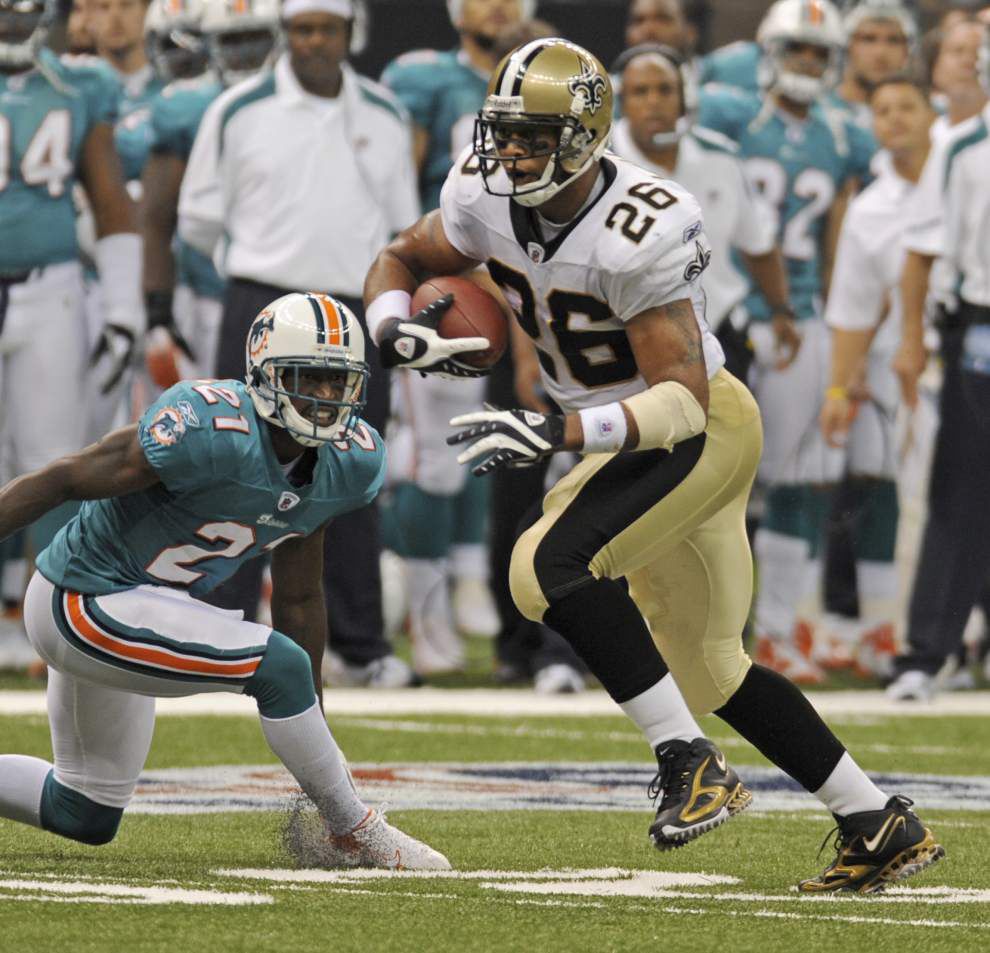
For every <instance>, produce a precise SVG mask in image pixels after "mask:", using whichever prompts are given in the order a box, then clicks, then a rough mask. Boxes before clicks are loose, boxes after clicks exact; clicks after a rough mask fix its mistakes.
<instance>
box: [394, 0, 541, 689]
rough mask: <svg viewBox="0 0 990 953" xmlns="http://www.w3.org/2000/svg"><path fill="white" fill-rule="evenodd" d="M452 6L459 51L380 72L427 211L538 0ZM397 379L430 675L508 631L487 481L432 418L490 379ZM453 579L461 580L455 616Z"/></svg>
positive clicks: (411, 581)
mask: <svg viewBox="0 0 990 953" xmlns="http://www.w3.org/2000/svg"><path fill="white" fill-rule="evenodd" d="M447 6H448V10H449V12H450V18H451V21H452V22H453V24H454V26H455V28H456V29H457V31H458V33H459V35H460V45H459V46H458V47H457V49H454V50H416V51H413V52H411V53H406V54H404V55H402V56H400V57H399V58H398V59H396V60H395V61H394V62H392V63H391V64H389V66H388V67H386V69H385V72H384V73H383V74H382V82H384V83H385V84H386V85H387V86H389V88H390V89H391V90H392V91H393V92H394V93H395V95H396V96H397V97H398V98H399V100H400V101H401V102H402V104H403V105H404V106H405V107H406V108H407V109H408V110H409V113H410V115H411V116H412V119H413V123H414V147H415V150H416V161H417V164H418V166H419V171H420V197H421V200H422V207H423V211H424V212H427V211H430V210H431V209H435V208H436V207H437V205H438V204H439V201H440V189H441V187H442V185H443V183H444V181H445V179H446V177H447V173H448V172H449V171H450V168H451V166H452V165H453V162H454V159H455V158H456V156H457V155H458V154H459V153H460V152H461V151H463V149H464V148H465V146H467V145H468V144H470V142H471V140H472V136H473V134H474V121H475V117H476V116H477V113H478V110H479V109H480V108H481V105H482V103H483V102H484V100H485V91H486V89H487V87H488V78H489V76H490V74H491V71H492V69H493V68H494V66H495V63H496V62H497V60H498V56H497V55H496V53H495V44H496V42H497V39H498V37H499V35H500V34H503V33H505V32H507V31H509V30H511V29H513V28H514V27H517V26H520V25H521V24H523V23H525V22H527V21H529V20H530V19H531V18H532V15H533V12H534V9H535V6H536V3H535V2H534V0H449V2H448V5H447ZM392 386H393V399H392V407H393V409H394V411H395V414H396V418H397V421H398V422H399V428H400V429H398V430H397V432H396V433H397V436H396V444H395V446H396V447H397V448H400V447H401V446H402V444H403V442H406V443H407V444H408V445H409V446H410V448H411V453H409V454H402V453H400V452H397V453H396V454H395V455H394V458H393V459H394V460H395V461H396V462H398V463H400V464H401V463H402V461H403V460H404V459H405V460H407V461H408V466H401V467H399V468H398V470H397V476H398V481H397V485H396V487H395V491H394V493H393V494H392V500H393V501H394V505H393V506H391V507H390V508H389V509H388V510H387V511H386V520H387V523H386V526H387V527H388V528H389V535H390V536H391V537H392V538H391V539H390V543H391V546H392V547H393V548H394V549H395V551H396V552H397V553H398V554H399V555H400V556H402V557H403V559H404V560H405V578H406V588H407V594H408V606H409V629H410V635H411V638H412V643H413V667H414V668H415V669H416V671H417V672H418V673H419V674H420V675H430V674H435V673H440V672H445V671H450V670H453V669H457V668H460V667H461V665H462V664H463V661H464V654H463V645H462V642H461V639H460V636H459V634H458V632H457V630H461V631H462V632H471V633H474V634H485V635H489V636H492V635H495V634H496V632H497V629H498V620H497V617H496V615H495V610H494V605H493V602H492V597H491V594H490V592H489V590H488V587H487V585H486V584H485V581H486V578H487V565H486V559H485V551H484V548H483V540H484V534H485V511H486V500H487V494H486V490H487V487H486V486H485V485H484V484H483V483H481V482H479V481H477V480H474V481H472V480H468V479H466V477H465V473H464V471H463V470H462V469H461V468H459V467H458V466H457V465H456V462H455V460H454V457H455V456H456V454H455V453H453V452H452V451H451V448H450V447H448V446H447V445H446V443H445V442H444V434H442V433H440V432H439V431H437V430H436V428H430V427H429V426H426V427H424V426H423V425H422V423H423V421H430V420H449V419H450V417H451V415H455V416H456V414H459V413H466V412H467V411H468V410H469V409H471V408H472V407H475V406H477V405H478V403H479V402H480V401H481V400H482V398H483V394H484V389H485V385H484V382H483V381H481V380H457V381H449V380H441V379H438V378H428V379H427V378H422V377H420V376H419V375H418V374H412V373H408V372H405V371H402V372H399V373H396V374H394V375H393V385H392ZM417 422H418V423H419V425H418V426H417ZM424 527H429V528H430V529H429V532H424V530H423V528H424ZM392 530H394V532H393V531H392ZM449 575H450V576H453V577H454V579H456V584H455V585H454V586H453V610H454V613H453V619H451V616H450V600H449V599H448V595H447V589H448V585H447V583H448V576H449Z"/></svg>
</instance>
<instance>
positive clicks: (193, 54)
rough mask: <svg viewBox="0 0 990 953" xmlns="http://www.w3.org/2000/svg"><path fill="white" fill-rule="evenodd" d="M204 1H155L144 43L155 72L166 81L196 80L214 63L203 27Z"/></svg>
mask: <svg viewBox="0 0 990 953" xmlns="http://www.w3.org/2000/svg"><path fill="white" fill-rule="evenodd" d="M203 12H204V3H203V0H151V3H149V4H148V12H147V14H146V15H145V18H144V43H145V47H146V48H147V51H148V59H149V60H150V61H151V64H152V66H154V68H155V72H157V73H158V75H159V76H161V77H162V79H164V80H165V81H166V82H171V81H172V80H175V79H192V78H193V77H194V76H199V75H200V74H201V73H203V72H205V71H206V68H207V67H208V66H209V65H210V56H209V51H208V50H207V48H206V41H205V40H204V39H203V34H202V30H201V25H202V19H203Z"/></svg>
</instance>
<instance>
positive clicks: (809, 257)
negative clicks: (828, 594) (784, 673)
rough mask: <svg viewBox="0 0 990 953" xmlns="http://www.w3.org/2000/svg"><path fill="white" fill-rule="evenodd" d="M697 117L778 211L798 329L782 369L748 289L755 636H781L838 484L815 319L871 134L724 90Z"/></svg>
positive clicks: (828, 114) (810, 585)
mask: <svg viewBox="0 0 990 953" xmlns="http://www.w3.org/2000/svg"><path fill="white" fill-rule="evenodd" d="M700 112H701V115H700V116H699V121H700V122H702V123H703V124H705V125H708V126H712V127H713V128H715V129H718V130H719V131H720V132H722V133H724V134H725V135H728V136H729V137H730V138H733V139H735V140H736V141H737V142H738V143H739V151H740V155H741V157H742V159H743V162H744V164H745V167H746V172H747V175H748V176H749V178H750V181H751V182H752V183H753V184H754V185H755V186H756V188H757V189H758V190H759V191H760V192H761V194H762V195H763V197H764V198H765V199H766V200H767V201H768V202H769V204H770V205H771V206H772V207H773V209H774V210H775V212H776V214H777V240H778V242H779V244H780V247H781V251H782V252H783V255H784V261H785V265H786V270H787V278H788V286H789V290H790V301H791V305H792V307H793V308H794V311H795V313H796V316H797V318H798V320H799V322H800V324H799V328H800V333H801V337H802V343H801V347H800V349H799V350H798V353H797V356H796V358H795V359H794V360H793V362H792V363H791V364H790V365H789V366H788V367H786V368H783V369H780V368H778V366H777V365H778V361H779V357H780V355H778V354H777V353H776V351H775V344H774V338H773V333H772V330H771V328H770V326H769V325H768V324H766V323H765V322H766V319H768V318H769V317H770V313H769V308H768V306H767V304H766V301H765V300H764V299H763V297H762V295H760V294H759V293H757V292H755V291H753V292H751V293H750V295H749V296H748V298H747V300H746V309H747V311H748V312H749V314H750V316H751V317H752V318H753V319H755V321H756V322H757V323H756V324H754V325H753V326H752V327H751V329H750V338H751V340H752V343H753V346H754V352H755V356H756V359H755V361H754V364H753V368H752V371H751V378H750V384H751V386H752V388H753V392H754V394H755V395H756V398H757V401H758V402H759V404H760V410H761V413H762V416H763V422H764V450H763V456H762V458H761V460H760V469H759V478H760V480H761V481H762V482H763V483H764V484H765V485H766V486H767V487H768V491H767V495H766V514H765V518H764V520H763V522H762V524H761V526H760V529H759V531H758V532H757V536H756V540H755V544H754V545H755V550H756V554H757V557H758V559H759V561H760V590H759V593H758V594H757V599H756V609H755V619H756V627H757V630H758V633H759V635H761V636H770V637H772V638H775V639H778V640H785V641H786V640H788V639H790V638H791V634H792V632H793V629H794V625H795V623H796V618H797V605H798V602H799V601H800V600H801V599H802V598H804V597H806V596H809V595H812V594H816V593H817V580H818V575H819V568H818V567H819V564H818V553H819V547H820V545H821V541H822V534H823V528H824V518H825V515H826V513H827V509H828V500H829V497H828V494H827V493H824V492H822V491H821V490H820V487H822V486H823V485H828V484H831V483H833V482H835V481H836V480H838V479H839V477H840V476H841V472H842V467H843V454H842V451H841V450H838V449H836V448H834V447H829V446H828V445H827V444H826V443H825V440H824V438H823V436H822V433H821V429H820V427H819V426H818V417H819V413H820V410H821V402H822V398H823V395H824V393H825V390H826V388H827V387H828V383H829V381H828V373H829V364H830V340H829V333H828V329H827V328H826V326H825V323H824V321H823V320H822V310H823V301H822V298H823V285H822V267H823V260H824V247H823V242H824V240H825V232H826V224H827V222H828V218H829V212H830V211H831V208H832V206H833V204H834V202H835V200H836V197H837V196H838V195H839V194H840V193H841V191H842V190H843V188H844V187H845V186H846V184H847V183H848V182H849V181H850V180H859V181H862V180H864V179H865V178H867V177H868V175H869V165H870V160H871V158H872V153H873V144H872V142H871V139H870V137H869V136H868V135H867V134H866V133H865V132H864V131H863V130H862V129H860V128H859V127H858V126H856V125H855V124H854V123H852V122H851V121H849V120H848V119H847V118H845V117H844V116H841V115H840V114H839V113H838V112H837V111H835V110H826V109H824V108H823V107H822V106H821V105H820V104H816V105H814V106H812V108H811V110H810V111H809V114H808V116H807V118H806V119H804V120H800V119H797V118H794V117H792V116H790V115H789V114H787V113H785V112H783V111H782V110H780V109H779V108H777V107H776V106H775V105H774V103H773V101H772V100H770V99H763V100H761V99H760V97H758V96H756V95H753V94H750V93H745V92H740V91H735V90H728V89H727V88H724V87H723V88H722V89H721V91H720V92H719V93H718V94H717V95H712V96H709V97H708V98H707V100H706V101H704V102H702V104H701V110H700Z"/></svg>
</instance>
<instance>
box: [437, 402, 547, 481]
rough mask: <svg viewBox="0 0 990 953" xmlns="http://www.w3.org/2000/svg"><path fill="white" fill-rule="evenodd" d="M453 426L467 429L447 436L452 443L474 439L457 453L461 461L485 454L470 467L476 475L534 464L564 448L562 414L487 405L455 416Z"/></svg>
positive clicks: (452, 444) (451, 423)
mask: <svg viewBox="0 0 990 953" xmlns="http://www.w3.org/2000/svg"><path fill="white" fill-rule="evenodd" d="M450 426H451V427H466V428H467V429H466V430H462V431H460V432H459V433H455V434H454V435H453V436H451V437H448V438H447V443H448V444H449V445H450V446H454V445H455V444H458V443H467V441H469V440H473V441H474V442H473V443H472V444H471V446H470V447H468V448H467V449H466V450H465V451H464V452H463V453H462V454H460V456H458V458H457V462H458V463H470V462H471V461H472V460H475V459H476V458H478V457H481V456H485V457H486V459H485V460H483V461H482V462H481V463H479V464H477V465H476V466H474V467H472V468H471V472H472V473H473V474H474V475H475V476H484V475H485V474H486V473H491V472H492V470H495V469H497V468H498V467H528V466H532V465H533V464H535V463H539V461H540V460H542V459H543V458H544V457H548V456H550V454H552V453H555V452H556V451H557V450H563V449H564V417H563V415H562V414H538V413H536V412H535V411H532V410H500V409H499V408H498V407H494V406H493V405H491V404H485V409H484V410H483V411H479V412H477V413H473V414H462V415H461V416H459V417H455V418H454V419H453V420H451V422H450Z"/></svg>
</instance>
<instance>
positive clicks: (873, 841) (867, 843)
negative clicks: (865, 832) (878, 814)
mask: <svg viewBox="0 0 990 953" xmlns="http://www.w3.org/2000/svg"><path fill="white" fill-rule="evenodd" d="M903 820H904V818H903V817H900V816H898V815H895V814H891V815H890V817H888V818H887V820H885V821H884V822H883V825H882V826H881V827H880V830H878V831H877V832H876V834H874V835H873V837H864V838H863V846H864V847H865V848H866V849H867V850H868V851H869V852H870V853H871V854H872V853H873V852H874V851H876V850H877V848H879V846H880V844H881V842H882V841H883V840H884V835H885V834H886V833H887V831H888V828H890V826H891V825H892V824H894V823H896V822H897V821H902V822H903ZM890 833H893V831H892V830H891V831H890Z"/></svg>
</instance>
